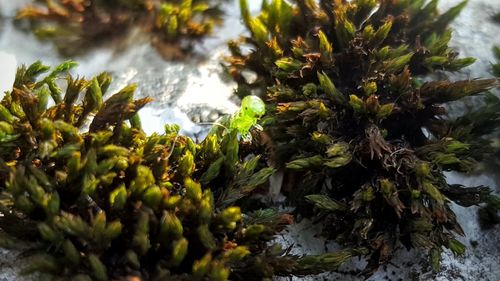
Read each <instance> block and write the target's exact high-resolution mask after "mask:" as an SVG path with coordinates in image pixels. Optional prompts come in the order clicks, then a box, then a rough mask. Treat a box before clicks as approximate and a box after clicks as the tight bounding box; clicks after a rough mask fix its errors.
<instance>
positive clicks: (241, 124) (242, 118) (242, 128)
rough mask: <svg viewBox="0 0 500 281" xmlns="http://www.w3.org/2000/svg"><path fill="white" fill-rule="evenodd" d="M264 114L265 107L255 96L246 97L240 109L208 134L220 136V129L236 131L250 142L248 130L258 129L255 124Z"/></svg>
mask: <svg viewBox="0 0 500 281" xmlns="http://www.w3.org/2000/svg"><path fill="white" fill-rule="evenodd" d="M265 113H266V105H265V104H264V102H263V101H262V100H261V99H260V98H259V97H257V96H246V97H244V98H243V100H242V101H241V107H240V109H238V111H236V112H235V113H233V115H231V116H224V117H222V118H221V119H220V120H219V121H217V122H216V125H218V126H214V127H213V128H212V130H211V131H210V133H209V134H212V133H216V134H222V132H221V131H220V130H219V129H220V127H223V128H225V131H226V132H227V131H233V130H236V132H238V134H240V136H241V137H242V138H243V140H246V141H248V140H250V139H251V135H250V129H251V128H252V127H258V125H257V122H258V121H259V119H260V118H261V117H262V116H263V115H264V114H265Z"/></svg>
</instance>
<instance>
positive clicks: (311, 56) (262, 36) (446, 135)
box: [227, 0, 500, 275]
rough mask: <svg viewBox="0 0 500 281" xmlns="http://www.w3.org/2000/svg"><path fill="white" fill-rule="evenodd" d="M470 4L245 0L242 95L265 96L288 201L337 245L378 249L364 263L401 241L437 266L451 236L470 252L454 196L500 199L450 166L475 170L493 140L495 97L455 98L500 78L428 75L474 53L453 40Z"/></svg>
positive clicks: (461, 200)
mask: <svg viewBox="0 0 500 281" xmlns="http://www.w3.org/2000/svg"><path fill="white" fill-rule="evenodd" d="M466 2H467V1H463V2H462V3H460V4H459V5H457V6H455V7H453V8H451V9H450V10H449V11H446V12H444V13H442V14H440V13H438V11H437V3H438V1H430V2H426V1H403V0H401V1H376V0H373V1H361V0H359V1H350V2H347V1H319V3H318V2H317V1H297V2H296V4H289V2H287V1H281V0H273V1H266V2H265V5H263V7H262V11H261V13H260V14H259V15H258V16H256V17H252V16H250V14H249V12H248V5H247V1H245V0H242V1H240V4H241V7H242V17H243V19H244V22H245V24H246V26H247V29H248V31H249V33H250V36H248V37H243V38H241V39H239V40H237V41H233V42H230V43H229V48H230V50H231V53H232V56H231V57H230V58H228V60H227V69H228V72H229V73H230V74H231V75H232V76H233V78H234V79H235V81H236V82H237V83H238V91H237V94H239V95H240V96H245V95H248V94H249V93H254V94H257V95H260V96H261V97H262V98H263V99H264V100H265V101H266V102H267V106H268V109H269V110H268V114H267V116H265V117H264V121H263V123H264V124H265V135H267V136H265V139H270V140H271V143H270V144H269V142H268V148H270V149H268V151H270V152H271V153H270V155H269V156H268V157H269V158H270V159H272V160H273V162H274V163H275V166H276V168H279V169H285V171H286V172H285V185H284V186H283V190H284V191H285V192H286V193H287V195H288V198H289V200H290V201H291V203H292V204H293V205H295V206H297V208H298V209H297V211H298V212H300V213H302V214H304V215H313V214H316V215H318V216H319V218H321V219H322V224H323V225H326V226H327V227H326V229H325V231H326V232H327V233H328V234H329V235H330V237H331V238H333V239H335V240H336V241H338V242H340V243H341V244H343V245H345V246H347V247H352V246H364V247H367V248H369V249H370V251H369V255H368V259H369V263H368V266H367V268H366V270H365V273H367V274H368V275H369V274H370V273H371V272H373V271H374V270H376V268H377V267H378V266H379V265H380V264H384V263H387V262H390V260H391V256H392V252H393V250H394V248H395V247H396V245H397V244H396V243H398V242H401V243H402V244H403V245H404V246H405V247H407V248H419V249H421V250H423V251H426V252H429V256H430V259H431V262H432V264H433V268H434V269H436V270H437V269H438V268H439V260H440V253H441V251H442V249H443V248H448V249H450V250H452V251H454V252H455V253H456V254H462V253H463V250H464V248H463V246H462V245H460V244H459V243H458V242H457V241H456V240H455V236H456V235H464V233H463V231H462V228H461V227H460V225H459V224H458V222H457V220H456V216H455V214H454V212H453V211H452V210H451V208H450V203H451V202H455V203H458V204H460V205H463V206H470V205H475V204H480V203H481V202H485V201H487V200H488V199H487V198H491V197H490V196H489V193H490V190H489V189H488V188H484V187H463V186H459V185H449V184H447V182H446V178H445V174H444V172H446V171H456V172H464V173H468V172H471V171H473V170H474V168H475V167H476V166H477V163H478V162H479V161H481V160H482V159H483V156H484V155H485V153H487V152H488V150H490V149H491V145H492V143H491V142H490V141H489V140H488V139H487V138H485V137H484V136H487V135H489V134H491V133H492V132H493V131H495V130H496V129H497V128H498V125H499V124H500V122H499V117H500V116H499V113H498V111H497V110H494V109H493V108H495V107H494V105H495V104H498V101H497V99H496V98H495V97H494V96H491V95H488V96H487V98H486V100H487V103H488V105H486V106H484V107H482V108H480V109H478V110H477V111H474V112H471V113H467V114H465V113H464V114H462V115H461V116H460V115H459V116H458V117H453V118H452V117H450V116H449V115H448V112H447V109H448V108H449V105H450V103H451V102H454V101H457V100H463V99H465V98H467V97H470V96H474V95H479V94H481V93H483V92H486V91H487V90H489V89H491V88H494V87H496V86H498V85H499V80H497V79H477V80H464V81H448V80H440V81H435V80H431V79H428V78H424V75H428V74H432V73H434V72H447V71H458V70H460V69H462V68H464V67H466V66H468V65H470V64H472V63H473V62H474V59H473V58H460V57H459V56H458V53H457V52H456V51H455V50H453V49H452V48H450V47H448V43H449V41H450V39H451V35H452V32H451V30H450V29H449V28H448V27H447V26H448V24H449V23H450V22H451V21H452V20H453V19H454V18H455V17H456V16H457V15H458V14H459V12H460V10H462V9H463V8H464V6H465V4H466ZM246 50H249V51H246ZM247 72H253V73H255V74H256V75H257V79H254V80H251V81H250V80H247V78H246V77H249V76H248V75H247ZM424 81H426V82H424ZM304 196H307V197H306V198H305V199H306V200H304ZM311 206H314V207H315V210H314V211H312V208H311Z"/></svg>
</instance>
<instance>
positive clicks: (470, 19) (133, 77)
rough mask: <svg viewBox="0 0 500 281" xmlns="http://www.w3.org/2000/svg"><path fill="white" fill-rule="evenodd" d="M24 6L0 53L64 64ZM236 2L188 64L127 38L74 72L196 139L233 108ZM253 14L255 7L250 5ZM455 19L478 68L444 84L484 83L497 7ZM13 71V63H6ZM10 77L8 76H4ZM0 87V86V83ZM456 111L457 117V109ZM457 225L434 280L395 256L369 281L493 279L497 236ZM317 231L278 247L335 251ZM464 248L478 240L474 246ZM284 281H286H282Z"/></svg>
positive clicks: (5, 23) (493, 2)
mask: <svg viewBox="0 0 500 281" xmlns="http://www.w3.org/2000/svg"><path fill="white" fill-rule="evenodd" d="M28 2H30V1H27V0H0V15H1V18H0V51H2V52H6V53H10V54H13V55H14V56H15V58H16V59H17V62H18V63H24V64H30V63H32V62H34V61H36V60H38V59H42V60H43V62H44V63H46V64H50V65H55V64H57V63H59V62H61V61H62V60H64V59H65V58H62V57H60V56H59V55H58V54H57V52H56V50H55V48H54V47H53V46H52V44H51V43H50V42H40V41H38V40H37V39H36V38H35V37H34V36H33V35H31V34H30V33H28V32H22V31H20V30H19V29H17V28H16V26H15V25H14V24H13V23H12V17H13V15H14V14H15V11H16V9H17V8H18V7H20V6H21V5H23V4H25V3H28ZM236 2H237V1H233V2H232V3H231V4H226V5H225V6H224V7H225V9H226V11H227V16H226V21H225V24H224V26H222V27H220V28H219V29H217V30H216V32H215V35H214V36H212V37H211V38H208V39H207V40H205V41H204V42H203V43H202V44H200V45H199V46H197V48H196V50H195V54H196V55H195V58H193V59H190V60H186V61H165V60H163V59H162V57H161V56H160V55H159V54H158V53H157V52H156V51H155V49H154V48H153V47H152V46H151V45H150V43H149V40H148V39H147V38H146V37H145V36H146V35H144V34H141V33H140V32H137V31H131V32H130V34H129V35H128V37H127V38H126V39H125V40H124V41H123V42H122V43H121V44H120V45H119V46H116V45H108V46H102V47H100V48H98V49H94V50H92V51H90V52H89V53H87V54H85V55H82V56H79V57H75V58H74V59H75V60H76V61H78V62H79V63H80V67H79V68H78V69H77V70H76V72H75V73H78V74H80V75H85V76H90V75H95V74H97V73H99V72H101V71H109V72H111V73H112V75H113V77H114V83H113V85H112V89H111V90H118V89H119V88H120V87H123V86H125V85H126V84H128V83H138V84H139V88H138V92H137V97H144V96H151V97H153V98H154V102H153V103H152V104H150V105H149V106H148V107H147V108H145V109H144V110H142V112H141V117H142V119H143V126H144V129H145V130H146V132H148V133H151V132H155V131H156V132H161V131H162V129H163V124H165V123H171V122H174V123H178V124H179V125H181V127H182V128H183V133H185V134H188V135H190V136H193V137H196V138H201V137H202V136H203V131H204V129H205V128H207V125H206V123H211V122H213V121H215V120H216V119H217V118H218V117H219V116H220V115H221V114H224V113H230V112H233V111H234V110H235V109H236V108H237V106H236V105H235V100H234V99H233V98H231V97H232V91H233V90H232V89H233V87H234V84H232V83H229V82H227V79H224V77H222V76H221V74H220V73H221V72H222V69H221V67H220V60H221V57H222V56H224V55H225V54H227V53H226V45H225V42H226V41H227V40H228V39H231V38H237V37H238V35H239V34H241V32H243V30H244V29H243V26H242V24H241V22H240V19H239V12H238V8H237V4H236ZM249 2H251V3H252V5H253V7H252V9H253V10H257V9H258V7H259V5H260V1H249ZM458 2H460V1H458V0H446V1H441V7H442V8H443V9H444V8H449V7H451V6H453V5H454V4H457V3H458ZM469 2H470V3H469V5H468V6H467V8H466V9H464V11H463V13H462V14H461V16H460V17H459V18H458V19H457V21H456V22H455V23H454V24H453V28H454V30H455V32H454V37H453V41H452V45H453V46H454V47H456V48H457V49H458V50H459V51H460V52H461V54H462V56H472V57H476V58H478V61H477V62H476V63H475V64H474V65H472V66H470V67H469V68H467V69H466V70H465V71H462V72H459V73H456V74H454V75H452V77H451V79H469V78H475V77H490V76H491V74H490V73H489V69H490V62H491V61H493V58H492V52H491V48H492V46H493V45H495V44H496V45H500V36H499V35H498V34H500V26H499V25H495V24H494V23H493V22H491V20H490V17H491V16H492V15H494V14H495V13H496V12H500V1H498V0H471V1H469ZM125 46H126V47H125ZM7 64H8V61H7V60H5V59H4V57H2V54H0V76H1V77H2V79H3V78H5V79H6V80H8V79H10V78H8V77H7V76H8V75H9V73H11V72H9V70H8V69H9V67H6V65H7ZM10 64H12V63H10ZM10 71H11V70H10ZM0 82H1V80H0ZM3 89H4V88H2V87H1V83H0V90H3ZM455 110H462V107H461V106H460V105H457V106H456V109H455ZM449 181H450V182H453V183H456V182H460V183H462V184H471V185H480V184H484V185H490V186H491V187H493V188H496V190H497V192H498V191H499V188H500V187H499V186H498V182H497V181H496V180H495V179H494V178H493V177H492V176H489V175H478V176H472V177H463V176H459V175H450V176H449ZM454 209H455V211H456V212H457V216H458V219H459V221H460V223H461V224H462V226H463V227H464V230H465V232H466V235H467V236H466V237H465V238H463V239H462V240H461V241H462V242H463V243H465V244H466V245H467V246H468V252H467V254H466V256H465V257H463V258H455V257H453V255H452V254H451V253H449V252H445V253H444V258H443V268H444V271H443V272H442V273H440V274H438V275H436V276H434V275H432V274H430V273H425V274H424V273H422V272H426V271H428V266H427V264H426V262H425V258H424V257H422V255H420V254H418V253H415V252H408V251H406V250H404V249H402V248H401V249H399V250H398V251H397V252H396V253H395V256H396V258H395V259H394V260H393V264H391V265H388V266H387V267H384V268H381V269H380V270H379V271H378V272H377V273H376V274H375V275H374V276H373V277H372V278H370V279H369V280H394V281H396V280H500V268H499V267H498V265H499V264H500V255H498V253H499V252H500V230H499V228H498V227H497V228H495V229H492V230H488V231H482V230H480V228H479V225H478V223H477V217H476V208H469V209H465V208H461V207H457V206H455V207H454ZM319 233H320V228H319V227H318V226H312V225H311V224H310V222H308V221H307V220H304V221H302V222H300V223H299V224H296V225H293V226H291V227H290V228H289V229H288V230H287V231H286V232H284V233H283V234H282V235H280V236H279V237H278V239H277V241H278V242H280V243H282V244H283V245H285V246H288V245H292V244H293V245H294V247H293V253H295V254H306V253H310V254H319V253H323V252H325V250H332V249H335V248H337V246H336V245H335V244H333V243H329V242H326V241H325V240H324V239H323V238H322V237H320V235H319ZM471 241H477V242H478V246H476V247H473V246H472V245H471V244H475V243H471ZM19 263H21V264H22V262H19V261H18V260H17V258H16V255H15V254H14V253H12V252H6V251H3V250H0V281H14V280H24V279H23V278H21V277H19V276H17V275H16V274H15V273H16V272H17V270H18V268H17V267H16V266H15V265H16V264H19ZM363 265H364V261H359V260H356V261H353V262H352V263H351V264H348V265H346V266H345V267H343V268H342V270H343V271H348V270H350V269H355V268H360V267H362V266H363ZM283 280H289V279H283ZM294 280H362V278H361V277H359V276H355V275H351V274H339V273H334V274H322V275H320V276H311V277H303V278H294Z"/></svg>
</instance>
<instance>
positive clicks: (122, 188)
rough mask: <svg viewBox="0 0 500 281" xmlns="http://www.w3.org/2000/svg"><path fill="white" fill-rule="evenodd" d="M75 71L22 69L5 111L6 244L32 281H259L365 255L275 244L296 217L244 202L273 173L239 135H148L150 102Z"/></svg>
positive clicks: (1, 162) (2, 201) (0, 176)
mask: <svg viewBox="0 0 500 281" xmlns="http://www.w3.org/2000/svg"><path fill="white" fill-rule="evenodd" d="M75 65H76V64H75V63H74V62H71V61H70V62H66V63H63V64H61V65H59V66H57V67H55V68H53V69H50V68H49V67H46V66H44V65H42V64H41V63H39V62H37V63H35V64H33V65H31V66H29V67H21V68H20V69H19V70H18V72H17V76H16V80H15V83H14V87H13V89H12V91H10V92H8V93H7V94H6V96H5V97H4V99H3V100H2V101H1V102H0V213H1V216H0V237H1V238H0V242H1V245H2V247H24V249H26V247H27V249H29V251H28V252H27V255H28V256H29V257H30V259H29V260H28V262H27V264H26V265H25V266H24V267H25V269H24V271H23V272H24V273H25V274H31V273H38V274H41V275H39V276H40V278H43V279H44V280H99V281H101V280H103V281H104V280H124V279H127V278H128V279H131V280H132V279H133V280H135V279H134V278H138V279H139V280H167V279H168V280H228V279H231V280H262V279H263V278H271V277H272V276H274V275H291V274H306V273H317V272H321V271H323V270H324V268H325V267H328V268H331V267H333V266H338V264H340V262H341V261H344V260H345V259H348V258H349V257H350V256H351V255H350V254H348V253H358V252H359V251H363V249H349V250H346V251H343V252H341V253H340V254H336V255H331V254H330V255H329V256H331V257H330V259H325V258H324V257H323V256H311V257H307V258H299V257H296V256H291V255H288V254H287V252H286V251H284V250H282V249H281V248H279V247H278V246H276V245H274V246H273V245H272V243H271V240H272V239H273V237H274V235H275V234H276V233H277V232H279V231H280V230H282V229H283V228H284V227H285V226H286V225H288V224H290V223H291V222H292V221H293V218H292V217H291V216H290V215H287V214H283V213H279V212H277V211H274V210H271V209H266V210H251V209H248V208H246V209H244V210H242V208H240V207H239V206H238V205H235V203H236V202H239V200H240V199H241V198H245V200H246V198H247V196H248V194H249V193H251V192H252V191H253V190H254V189H256V188H257V187H258V186H260V185H262V184H264V183H265V182H266V181H267V179H268V178H269V176H270V175H271V174H272V173H273V171H274V170H273V169H272V168H266V167H264V168H262V166H263V165H262V164H261V163H260V160H259V159H260V158H259V156H252V155H244V154H243V153H240V152H239V142H238V140H237V134H236V131H233V132H227V133H225V134H223V135H216V134H212V135H210V136H209V137H207V138H206V139H205V140H204V141H203V142H201V143H199V144H196V143H194V142H193V140H191V139H190V138H188V137H185V136H182V135H179V127H178V126H176V125H166V126H165V132H164V133H163V134H153V135H150V136H147V135H145V134H144V132H143V131H142V130H141V128H140V120H139V117H138V115H137V112H138V110H139V109H140V108H142V107H143V106H144V105H145V104H147V103H148V102H150V101H151V99H149V98H144V99H140V100H134V99H133V93H134V90H135V88H136V86H135V85H129V86H126V87H125V88H123V89H122V90H120V91H118V92H117V93H116V94H113V95H111V96H109V97H108V98H107V99H104V98H103V97H105V96H106V93H107V89H108V88H109V85H110V83H111V77H110V76H109V75H108V74H107V73H102V74H100V75H98V76H96V77H93V78H92V79H89V80H87V79H84V78H74V77H73V76H71V75H67V74H66V73H67V71H69V70H70V69H72V68H73V67H74V66H75ZM49 71H50V72H49ZM46 72H49V74H47V75H45V76H43V77H42V78H39V76H42V74H44V73H46ZM62 81H65V82H66V87H65V90H63V89H62V88H60V87H59V85H61V82H62ZM50 99H52V100H53V101H54V102H55V103H54V104H53V105H49V102H48V101H49V100H50ZM243 159H245V160H243ZM312 261H316V262H315V263H313V264H311V262H312Z"/></svg>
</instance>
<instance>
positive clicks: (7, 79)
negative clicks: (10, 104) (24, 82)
mask: <svg viewBox="0 0 500 281" xmlns="http://www.w3.org/2000/svg"><path fill="white" fill-rule="evenodd" d="M0 62H1V67H0V100H1V99H2V98H3V95H4V92H6V91H10V90H11V89H12V85H13V84H14V79H15V78H16V69H17V60H16V57H15V56H14V55H12V54H8V53H5V52H2V51H0Z"/></svg>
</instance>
